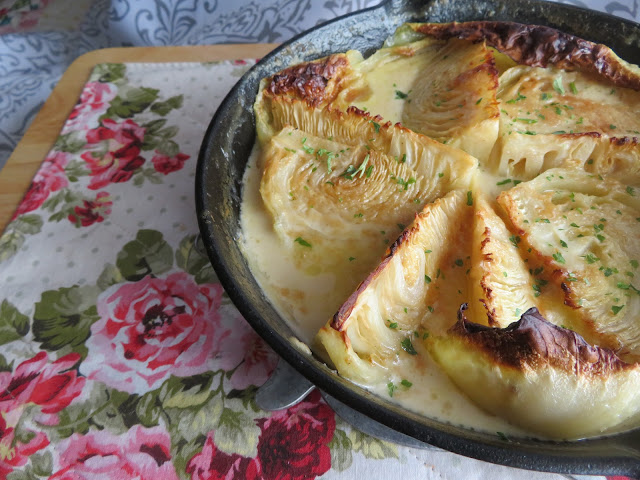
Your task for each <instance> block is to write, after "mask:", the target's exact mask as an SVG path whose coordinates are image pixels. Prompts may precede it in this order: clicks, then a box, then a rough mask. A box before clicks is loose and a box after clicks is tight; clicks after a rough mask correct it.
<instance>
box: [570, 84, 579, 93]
mask: <svg viewBox="0 0 640 480" xmlns="http://www.w3.org/2000/svg"><path fill="white" fill-rule="evenodd" d="M569 89H570V90H571V93H573V94H574V95H577V94H578V87H576V84H575V82H571V83H569Z"/></svg>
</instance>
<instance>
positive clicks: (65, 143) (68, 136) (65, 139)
mask: <svg viewBox="0 0 640 480" xmlns="http://www.w3.org/2000/svg"><path fill="white" fill-rule="evenodd" d="M86 144H87V140H86V139H85V138H84V137H83V136H82V134H81V133H80V132H69V133H65V134H63V135H60V136H59V137H58V138H57V139H56V143H55V144H54V145H53V148H54V150H57V151H59V152H67V153H78V152H79V151H80V150H82V149H83V147H84V146H85V145H86Z"/></svg>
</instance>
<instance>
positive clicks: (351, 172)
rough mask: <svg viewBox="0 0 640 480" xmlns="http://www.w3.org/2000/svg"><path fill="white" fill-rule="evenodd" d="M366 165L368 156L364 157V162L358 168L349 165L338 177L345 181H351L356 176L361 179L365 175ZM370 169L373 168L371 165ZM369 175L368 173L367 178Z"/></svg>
mask: <svg viewBox="0 0 640 480" xmlns="http://www.w3.org/2000/svg"><path fill="white" fill-rule="evenodd" d="M367 163H369V154H367V156H366V157H364V160H363V161H362V163H361V164H360V166H359V167H358V168H356V167H354V166H353V165H349V166H348V167H347V169H346V170H345V171H344V172H342V173H341V174H340V176H341V177H344V178H346V179H347V180H353V179H354V178H355V177H356V175H358V174H359V177H360V178H362V176H363V175H365V174H366V173H367ZM371 167H373V165H371ZM372 171H373V170H372ZM370 175H371V173H369V174H368V175H367V177H369V176H370Z"/></svg>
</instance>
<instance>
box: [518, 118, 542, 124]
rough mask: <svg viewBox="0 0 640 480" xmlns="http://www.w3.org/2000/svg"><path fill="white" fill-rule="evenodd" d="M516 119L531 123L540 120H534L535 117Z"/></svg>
mask: <svg viewBox="0 0 640 480" xmlns="http://www.w3.org/2000/svg"><path fill="white" fill-rule="evenodd" d="M516 120H517V121H518V122H522V123H529V124H531V123H538V121H537V120H534V119H533V118H516Z"/></svg>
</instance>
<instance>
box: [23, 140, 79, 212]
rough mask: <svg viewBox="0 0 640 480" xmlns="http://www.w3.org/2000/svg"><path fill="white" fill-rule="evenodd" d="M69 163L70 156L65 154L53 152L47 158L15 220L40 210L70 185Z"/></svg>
mask: <svg viewBox="0 0 640 480" xmlns="http://www.w3.org/2000/svg"><path fill="white" fill-rule="evenodd" d="M68 162H69V155H67V154H66V153H63V152H52V153H50V154H49V155H48V156H47V158H45V160H44V162H43V163H42V167H40V170H38V173H36V176H35V177H34V178H33V180H32V182H31V185H30V186H29V189H28V190H27V193H26V194H25V196H24V199H23V200H22V202H20V205H19V206H18V209H17V210H16V212H15V214H14V215H13V219H15V218H16V217H17V216H18V215H22V214H24V213H27V212H32V211H33V210H36V209H37V208H40V206H41V205H42V204H43V203H44V201H45V200H46V199H47V198H48V197H49V195H50V194H51V193H52V192H57V191H58V190H60V189H61V188H64V187H66V186H67V185H68V184H69V181H68V179H67V176H66V174H65V171H64V167H65V166H66V165H67V163H68Z"/></svg>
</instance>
